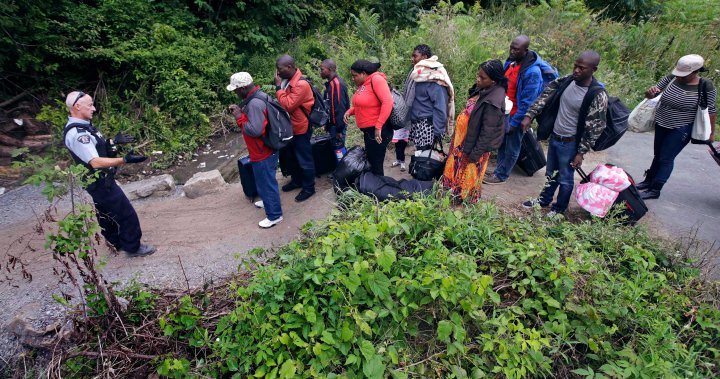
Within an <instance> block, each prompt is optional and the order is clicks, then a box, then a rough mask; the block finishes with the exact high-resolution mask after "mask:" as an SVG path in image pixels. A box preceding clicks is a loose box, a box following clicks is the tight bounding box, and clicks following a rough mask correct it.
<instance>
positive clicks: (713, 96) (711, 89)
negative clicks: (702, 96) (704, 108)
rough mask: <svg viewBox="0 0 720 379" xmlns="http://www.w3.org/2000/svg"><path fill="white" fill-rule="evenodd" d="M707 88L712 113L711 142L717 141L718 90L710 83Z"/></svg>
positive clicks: (709, 111)
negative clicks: (716, 103)
mask: <svg viewBox="0 0 720 379" xmlns="http://www.w3.org/2000/svg"><path fill="white" fill-rule="evenodd" d="M704 80H707V79H704ZM707 88H708V113H710V141H715V125H717V124H716V122H717V106H716V105H715V102H716V101H717V89H715V87H714V86H713V85H712V83H710V82H709V83H708V84H707Z"/></svg>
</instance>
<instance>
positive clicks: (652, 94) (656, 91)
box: [645, 86, 662, 99]
mask: <svg viewBox="0 0 720 379" xmlns="http://www.w3.org/2000/svg"><path fill="white" fill-rule="evenodd" d="M660 92H662V90H661V89H660V88H658V87H657V86H652V87H650V88H648V90H647V91H645V97H647V98H648V99H652V98H653V97H655V96H657V95H658V94H659V93H660Z"/></svg>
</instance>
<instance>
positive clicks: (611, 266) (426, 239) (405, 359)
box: [161, 195, 720, 378]
mask: <svg viewBox="0 0 720 379" xmlns="http://www.w3.org/2000/svg"><path fill="white" fill-rule="evenodd" d="M343 201H344V205H345V206H344V207H343V208H342V211H339V212H334V216H333V217H331V219H330V220H328V221H324V222H319V223H317V224H314V225H308V226H306V227H305V234H306V236H307V237H306V238H304V239H302V240H300V241H296V242H292V243H291V244H290V245H288V246H287V247H285V248H283V249H281V251H280V252H279V254H278V256H277V258H276V259H275V260H274V263H273V264H270V265H267V266H260V267H259V268H258V269H257V271H256V272H255V273H254V278H253V279H252V281H251V282H250V284H249V285H247V286H246V287H244V286H242V287H238V288H237V290H236V300H235V301H236V306H235V308H234V310H232V311H231V312H230V313H229V314H228V315H227V316H224V317H223V318H222V319H220V320H219V322H218V323H217V325H216V327H215V328H214V330H211V331H210V338H209V339H206V341H209V342H208V343H207V344H206V345H204V346H199V345H195V346H196V347H198V348H200V350H198V351H199V352H200V353H199V356H197V357H184V358H183V359H185V358H186V359H188V360H189V362H191V364H190V365H189V366H188V365H185V366H183V367H186V368H187V367H197V368H196V369H194V370H190V371H187V373H188V374H189V373H192V372H197V373H203V375H206V376H212V377H221V376H224V377H228V376H232V377H249V376H254V377H268V378H278V377H279V378H291V377H330V378H332V377H339V378H354V377H367V378H383V377H390V376H391V377H395V378H405V377H409V376H420V377H456V378H464V377H472V378H480V377H496V376H501V377H511V378H520V377H528V376H533V377H564V376H569V375H571V374H570V372H571V371H572V373H574V374H576V375H580V376H586V377H596V376H597V377H617V376H622V377H666V378H673V377H675V378H681V377H711V376H716V375H717V374H718V373H720V367H718V365H717V362H718V359H720V340H718V338H717V336H718V335H719V334H718V332H720V311H719V310H718V309H717V308H716V307H714V306H713V305H712V304H711V303H710V302H706V301H705V300H703V297H702V292H701V290H700V288H699V286H698V284H697V282H696V281H695V275H696V272H695V271H694V270H692V269H688V268H686V267H685V266H682V265H676V264H675V263H674V262H675V258H674V257H673V256H671V255H669V254H671V252H670V251H669V250H665V249H664V248H663V247H662V246H661V245H660V244H659V243H658V242H656V241H655V240H653V239H652V238H650V237H648V236H647V235H646V233H645V231H643V230H642V229H639V228H626V227H621V226H618V225H614V224H612V223H610V224H608V223H591V222H586V223H582V224H579V225H574V224H571V223H567V222H559V223H558V222H553V221H547V220H545V219H543V218H542V217H539V216H532V217H529V218H525V219H517V218H515V217H512V216H506V215H504V214H502V213H500V212H499V211H498V210H497V208H496V207H495V206H494V205H492V204H490V203H481V204H478V205H476V206H474V207H470V208H467V209H465V210H461V209H453V208H452V207H451V206H450V201H449V199H448V198H440V199H435V198H421V199H416V200H415V201H401V202H396V203H387V204H377V203H375V202H373V201H371V200H370V199H367V198H365V197H358V196H353V195H349V196H346V197H344V198H343ZM189 303H190V300H189V299H186V300H184V304H189ZM183 308H186V307H185V306H181V307H180V310H181V313H182V314H188V312H186V311H182V309H183ZM188 309H190V308H188ZM181 313H178V314H181ZM190 314H191V315H192V314H194V316H190V317H189V318H188V319H189V320H192V321H193V322H192V323H193V325H189V324H188V323H185V324H186V325H185V327H184V330H190V329H192V331H191V335H192V334H194V333H197V332H198V331H201V330H203V329H202V326H201V325H200V322H198V321H197V317H198V314H197V313H193V312H190ZM170 317H174V316H172V315H171V316H170ZM181 317H182V316H181ZM196 322H197V324H198V325H197V326H195V323H196ZM187 338H193V337H187ZM197 341H198V340H197V339H195V342H197ZM201 357H202V359H200V358H201ZM179 358H181V357H173V358H169V360H166V361H165V362H163V363H162V365H161V367H163V370H165V368H166V367H170V366H173V365H174V364H173V363H172V362H178V359H179ZM188 370H189V369H188Z"/></svg>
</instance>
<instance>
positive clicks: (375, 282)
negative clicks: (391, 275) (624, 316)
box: [367, 271, 390, 300]
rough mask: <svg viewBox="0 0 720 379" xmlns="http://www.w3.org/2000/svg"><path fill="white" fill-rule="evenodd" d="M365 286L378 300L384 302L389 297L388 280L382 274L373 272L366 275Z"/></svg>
mask: <svg viewBox="0 0 720 379" xmlns="http://www.w3.org/2000/svg"><path fill="white" fill-rule="evenodd" d="M367 285H368V287H369V289H370V291H372V293H373V294H375V296H377V297H378V298H380V299H382V300H385V299H387V298H388V297H390V279H388V277H387V276H385V274H383V273H382V272H379V271H378V272H373V273H372V274H370V275H368V281H367Z"/></svg>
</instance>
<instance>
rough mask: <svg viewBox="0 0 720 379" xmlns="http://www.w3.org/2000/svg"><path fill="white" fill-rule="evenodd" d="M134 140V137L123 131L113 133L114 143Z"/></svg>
mask: <svg viewBox="0 0 720 379" xmlns="http://www.w3.org/2000/svg"><path fill="white" fill-rule="evenodd" d="M133 142H135V137H133V136H131V135H129V134H125V133H123V132H118V134H116V135H115V138H113V143H114V144H116V145H123V144H126V143H133Z"/></svg>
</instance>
